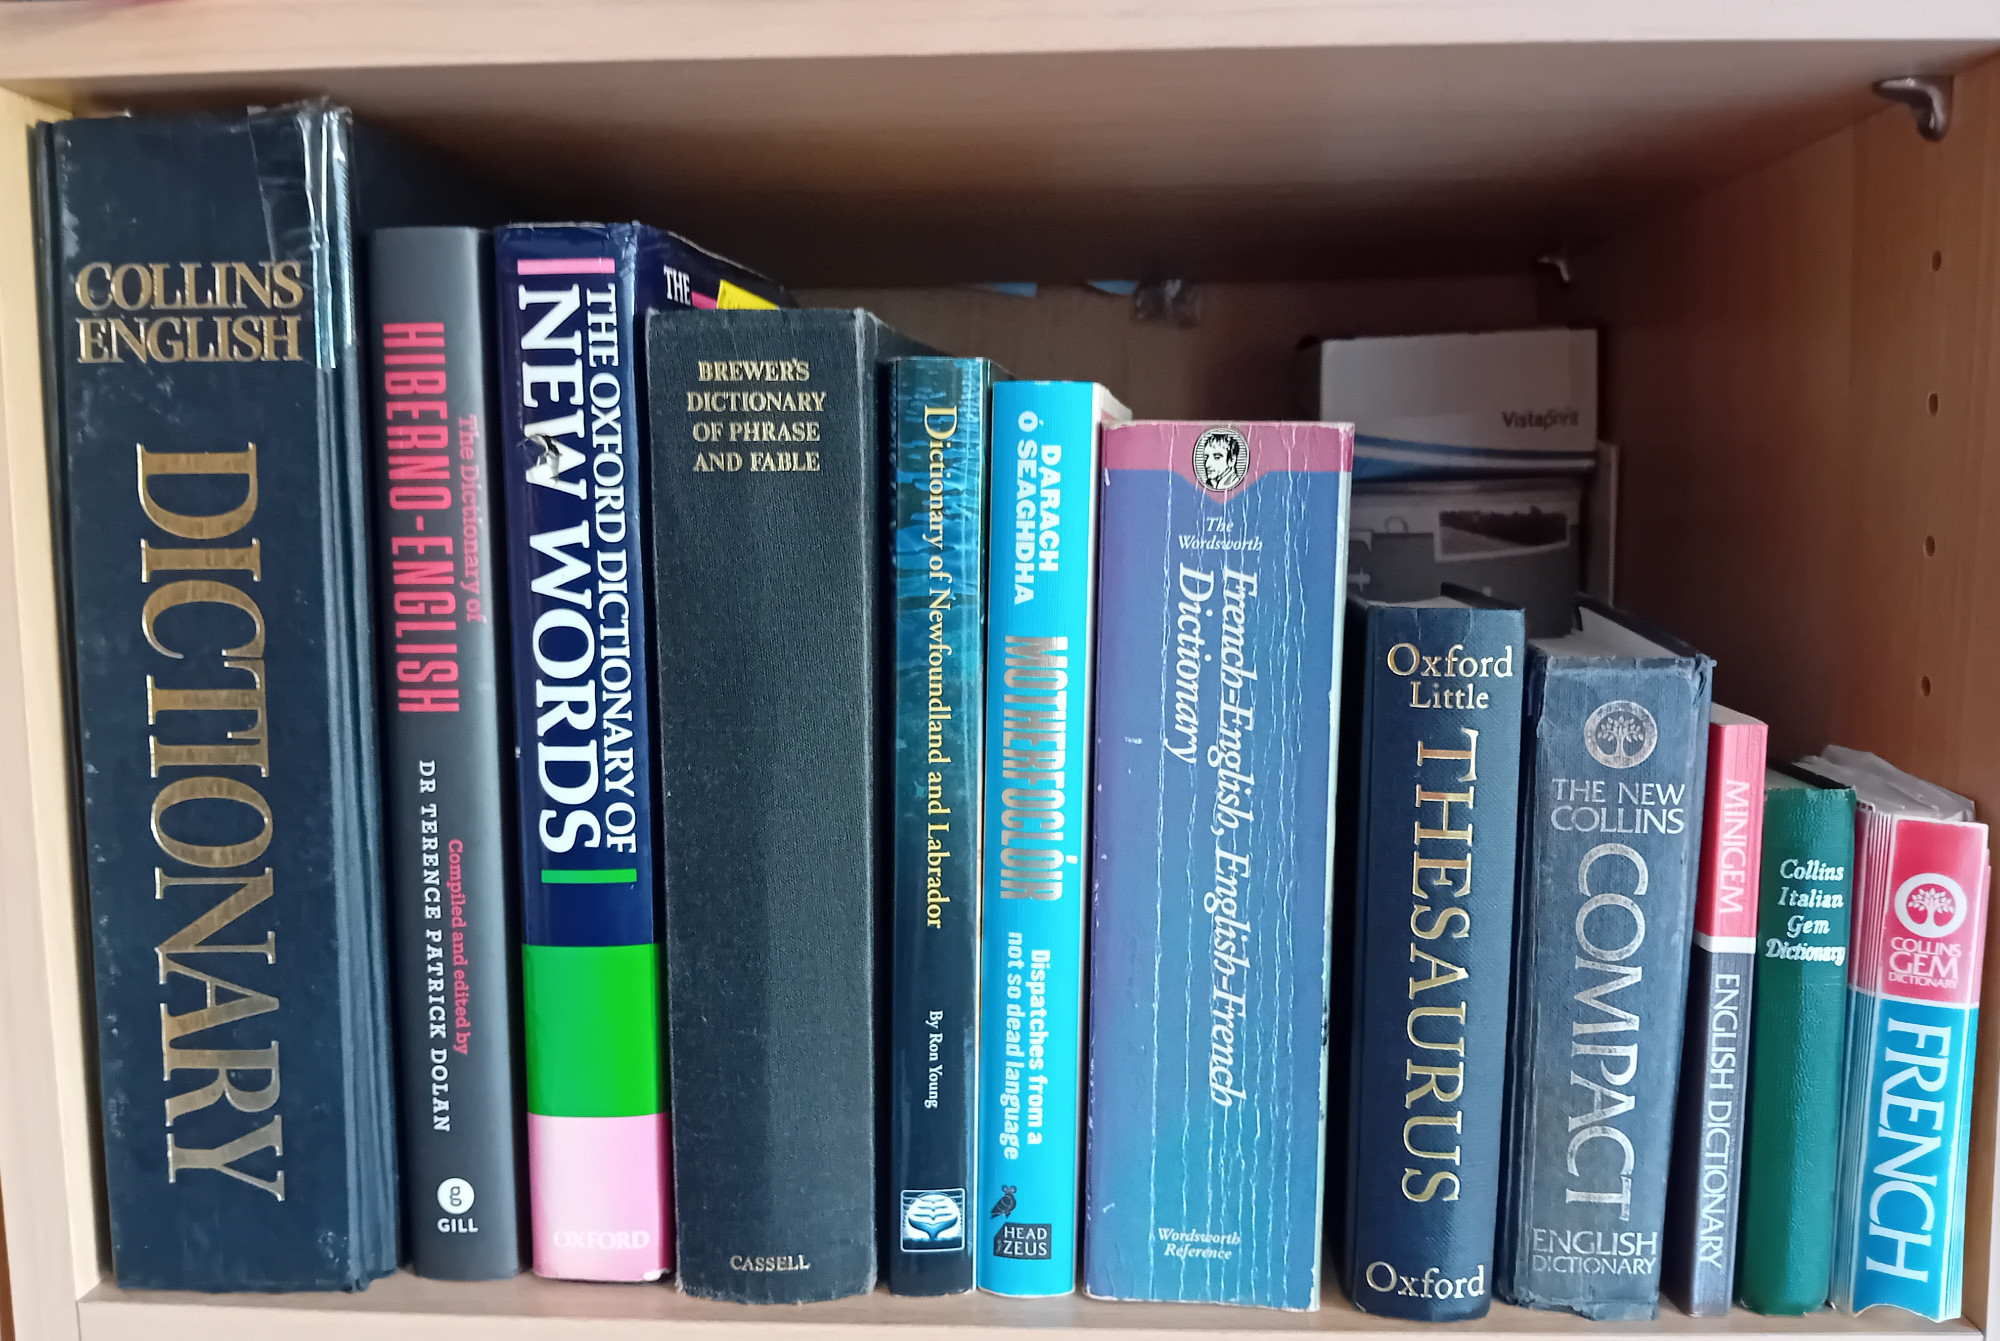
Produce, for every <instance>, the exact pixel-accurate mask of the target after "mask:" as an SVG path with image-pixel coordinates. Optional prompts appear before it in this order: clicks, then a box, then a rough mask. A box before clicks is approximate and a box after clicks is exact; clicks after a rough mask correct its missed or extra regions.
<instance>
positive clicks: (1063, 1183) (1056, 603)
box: [971, 382, 1129, 1295]
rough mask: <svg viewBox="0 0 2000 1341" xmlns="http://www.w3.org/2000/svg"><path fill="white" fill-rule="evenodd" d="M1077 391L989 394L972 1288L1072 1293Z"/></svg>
mask: <svg viewBox="0 0 2000 1341" xmlns="http://www.w3.org/2000/svg"><path fill="white" fill-rule="evenodd" d="M1127 417H1129V416H1128V415H1127V414H1126V412H1125V409H1124V407H1123V406H1121V405H1119V404H1118V402H1117V401H1116V400H1114V399H1113V398H1112V397H1111V396H1110V394H1109V393H1108V392H1106V391H1105V390H1104V389H1103V388H1102V387H1099V386H1096V385H1094V384H1092V383H1088V382H1001V383H999V384H998V385H997V386H995V387H994V388H993V506H992V509H991V518H990V519H991V525H992V531H991V543H990V547H989V550H988V554H989V561H990V564H991V567H990V568H989V570H988V574H987V591H988V592H989V593H990V597H989V600H988V611H987V650H988V661H987V665H988V668H989V672H990V673H989V674H988V676H987V681H986V801H985V804H986V815H985V838H984V841H985V856H984V861H983V866H984V872H985V883H984V893H985V895H986V899H985V919H984V921H985V925H984V930H983V938H984V943H983V945H982V948H981V975H980V1012H979V1013H980V1029H979V1054H980V1075H979V1109H978V1117H977V1118H976V1124H977V1127H978V1146H979V1184H978V1188H979V1195H978V1196H977V1197H976V1198H975V1199H974V1202H973V1205H972V1207H971V1212H972V1215H973V1219H974V1229H973V1233H974V1236H975V1243H976V1247H975V1252H976V1253H977V1255H978V1265H977V1268H976V1270H977V1275H978V1282H979V1286H980V1288H981V1289H985V1290H991V1291H993V1292H994V1293H996V1294H1008V1295H1056V1294H1068V1293H1070V1292H1071V1291H1072V1290H1074V1289H1075V1288H1076V1232H1077V1171H1078V1163H1079V1160H1078V1146H1079V1138H1080V1135H1081V1132H1080V1127H1081V1124H1082V1106H1083V1105H1082V1097H1083V1092H1082V1077H1081V1067H1080V1061H1081V1053H1082V1042H1083V1038H1082V1035H1083V970H1084V964H1083V924H1084V892H1085V890H1087V889H1088V888H1089V886H1088V884H1087V883H1086V882H1087V879H1088V875H1089V872H1088V848H1089V844H1088V836H1089V832H1090V830H1089V823H1090V791H1089V788H1090V740H1091V736H1090V707H1091V666H1092V653H1093V652H1094V650H1095V647H1094V642H1093V634H1094V631H1095V626H1096V615H1097V610H1096V594H1097V593H1096V587H1097V584H1096V567H1097V565H1096V557H1097V487H1096V486H1097V462H1098V434H1099V431H1100V429H1101V427H1102V426H1103V425H1104V424H1105V423H1106V422H1108V421H1111V420H1116V419H1123V418H1127Z"/></svg>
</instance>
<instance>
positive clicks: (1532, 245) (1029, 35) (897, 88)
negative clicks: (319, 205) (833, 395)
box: [0, 0, 2000, 285]
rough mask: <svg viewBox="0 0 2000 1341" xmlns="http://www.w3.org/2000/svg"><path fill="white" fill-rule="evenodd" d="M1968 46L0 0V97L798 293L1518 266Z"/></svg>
mask: <svg viewBox="0 0 2000 1341" xmlns="http://www.w3.org/2000/svg"><path fill="white" fill-rule="evenodd" d="M557 13H559V14H560V18H559V19H552V18H551V15H553V14H557ZM1995 50H2000V5H1994V4H1992V3H1991V0H1935V3H1928V4H1925V5H1921V6H1915V5H1888V4H1881V3H1864V0H1761V2H1760V3H1756V4H1744V3H1740V0H1686V2H1685V3H1679V4H1675V5H1671V6H1659V5H1655V4H1652V3H1650V2H1642V0H1618V2H1612V0H1599V2H1598V3H1591V2H1590V0H1539V2H1537V3H1527V2H1526V0H1398V2H1391V0H1154V2H1153V3H1149V4H1144V5H1135V4H1131V3H1127V2H1126V0H968V2H967V3H964V4H956V3H955V4H952V5H948V6H938V5H935V4H933V3H931V2H930V0H759V3H757V4H742V3H736V2H735V0H583V2H582V3H576V4H570V5H566V6H563V7H562V8H561V9H560V10H559V11H558V10H556V9H553V8H550V7H548V6H547V5H546V4H545V3H543V0H310V2H307V0H175V3H172V4H153V5H128V6H117V5H103V4H97V3H85V2H84V0H54V2H53V3H40V4H4V3H0V85H5V86H8V87H12V88H14V89H15V90H16V91H19V92H23V93H28V94H31V95H34V96H40V97H43V98H45V99H49V100H53V101H58V102H61V103H63V104H65V105H70V106H74V107H77V108H79V109H88V108H119V107H126V106H175V105H190V104H192V105H216V104H218V103H221V104H228V103H231V102H243V101H261V102H270V101H278V100H282V99H285V98H291V97H299V96H307V95H316V94H324V95H327V96H331V97H333V98H335V99H336V100H339V101H341V102H344V103H346V104H348V105H350V106H353V107H354V108H356V109H357V111H359V112H361V113H362V114H364V115H366V116H369V117H371V118H372V119H375V120H377V121H380V122H382V123H384V124H388V125H392V126H395V127H397V128H400V129H402V130H403V131H405V132H406V133H407V134H409V135H411V136H412V137H414V138H416V139H419V140H423V141H427V142H429V143H431V144H433V145H434V146H436V147H439V148H441V149H444V150H447V151H450V152H454V153H457V154H459V155H461V156H463V157H465V158H466V159H468V160H470V161H471V162H473V163H474V164H475V165H478V166H481V167H483V168H485V169H486V170H488V171H490V172H491V173H492V174H493V175H495V176H496V177H497V178H499V179H501V180H503V181H505V182H506V183H508V184H510V185H512V186H513V187H515V188H517V189H518V190H519V191H520V192H521V195H522V200H523V209H524V211H525V212H528V213H541V214H545V215H546V214H549V213H554V214H556V215H559V216H562V217H571V218H574V217H583V216H590V215H598V216H612V217H616V216H624V217H632V216H634V215H637V216H640V217H645V218H649V219H652V220H654V221H657V222H660V223H662V224H666V225H668V226H671V227H675V228H679V229H682V230H683V231H686V232H689V233H691V234H693V235H695V236H697V237H700V238H702V239H703V240H706V241H708V242H709V243H711V244H712V245H715V246H717V247H720V248H722V249H723V250H725V251H729V252H731V253H732V254H736V255H738V256H740V257H741V258H742V259H744V260H747V261H749V262H751V263H753V264H757V265H760V266H762V267H763V268H765V269H767V270H769V271H771V272H772V273H774V274H776V275H779V276H780V277H782V278H784V279H786V280H788V281H791V282H793V283H795V284H819V285H831V284H841V285H854V284H935V283H947V282H960V281H976V280H994V279H1046V280H1056V279H1070V280H1075V279H1091V278H1131V277H1142V276H1147V275H1155V276H1159V275H1175V276H1187V277H1193V278H1201V279H1225V278H1234V279H1259V278H1261V279H1306V278H1333V277H1345V276H1357V275H1370V274H1416V273H1438V272H1440V271H1441V270H1449V271H1452V272H1455V273H1461V274H1463V273H1493V272H1496V271H1500V270H1506V269H1514V270H1525V269H1526V268H1527V267H1528V266H1529V265H1530V264H1531V263H1532V262H1533V261H1534V259H1535V258H1536V257H1537V256H1538V255H1540V254H1542V253H1543V252H1547V251H1552V250H1556V249H1559V248H1562V247H1571V248H1580V247H1583V246H1587V245H1588V244H1590V243H1592V242H1594V241H1596V240H1598V239H1600V238H1602V237H1605V236H1607V235H1608V234H1609V233H1611V232H1612V231H1614V230H1615V229H1616V228H1617V227H1618V226H1620V225H1621V224H1623V223H1625V222H1628V221H1630V220H1631V219H1633V218H1635V217H1637V216H1639V215H1641V214H1643V213H1645V212H1647V211H1649V210H1653V209H1656V208H1658V207H1659V206H1660V205H1662V204H1663V203H1665V202H1670V201H1672V200H1674V199H1678V198H1679V197H1681V196H1684V195H1687V194H1690V193H1692V192H1694V191H1695V190H1697V189H1699V188H1700V187H1703V186H1705V185H1708V184H1711V183H1714V182H1717V181H1721V180H1723V179H1726V178H1728V177H1730V176H1732V175H1735V174H1737V173H1740V172H1742V171H1746V170H1748V169H1751V168H1754V167H1756V166H1758V165H1760V164H1762V163H1765V162H1769V161H1771V160H1772V159H1775V158H1778V157H1782V156H1783V155H1784V154H1785V153H1787V152H1789V151H1791V150H1793V149H1795V148H1797V147H1799V146H1801V145H1803V144H1806V143H1809V142H1811V141H1812V140H1814V139H1816V138H1818V137H1820V136H1822V135H1824V134H1827V133H1829V132H1831V131H1833V130H1836V129H1838V128H1839V127H1840V126H1842V125H1845V124H1848V123H1851V122H1852V121H1854V120H1855V119H1857V118H1858V117H1859V116H1861V115H1863V114H1864V113H1865V112H1866V111H1867V110H1868V109H1869V108H1870V107H1871V106H1873V105H1875V104H1874V103H1873V100H1872V98H1871V95H1870V94H1869V92H1868V86H1869V83H1870V81H1872V80H1874V79H1876V78H1880V77H1884V76H1889V75H1898V74H1907V73H1910V72H1912V71H1919V70H1923V71H1930V70H1953V69H1957V68H1960V67H1961V66H1963V65H1965V64H1967V63H1968V62H1970V61H1972V60H1974V59H1976V58H1978V57H1979V56H1981V55H1983V54H1986V53H1989V52H1992V51H1995Z"/></svg>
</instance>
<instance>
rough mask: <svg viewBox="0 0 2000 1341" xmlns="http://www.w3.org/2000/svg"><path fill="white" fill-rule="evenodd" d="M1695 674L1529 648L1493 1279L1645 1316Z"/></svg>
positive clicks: (1678, 666)
mask: <svg viewBox="0 0 2000 1341" xmlns="http://www.w3.org/2000/svg"><path fill="white" fill-rule="evenodd" d="M1710 664H1711V663H1710V662H1709V661H1708V660H1707V658H1705V657H1691V658H1650V659H1645V660H1636V661H1634V660H1581V659H1569V658H1551V657H1548V656H1547V655H1545V654H1544V653H1542V652H1541V651H1540V650H1538V649H1535V648H1532V647H1531V649H1530V652H1529V679H1528V684H1527V699H1526V704H1527V715H1528V719H1529V723H1530V725H1529V729H1528V740H1529V742H1530V747H1531V751H1532V753H1531V757H1530V761H1529V764H1528V776H1527V778H1526V779H1525V781H1524V783H1523V795H1522V798H1521V809H1522V816H1523V819H1522V826H1521V829H1522V834H1521V881H1522V884H1521V893H1520V904H1519V907H1520V913H1519V919H1520V920H1519V935H1518V939H1517V945H1516V952H1515V966H1514V972H1515V982H1516V986H1515V993H1514V1020H1513V1024H1512V1036H1513V1043H1512V1047H1511V1049H1510V1051H1511V1054H1512V1055H1511V1058H1510V1065H1511V1067H1512V1071H1511V1073H1510V1076H1509V1080H1508V1098H1507V1112H1506V1119H1505V1127H1506V1132H1505V1136H1504V1138H1503V1153H1502V1165H1501V1167H1502V1175H1501V1177H1502V1181H1501V1194H1500V1195H1501V1201H1500V1219H1499V1245H1498V1250H1497V1253H1496V1283H1497V1286H1498V1293H1499V1295H1500V1297H1501V1298H1502V1299H1504V1300H1506V1301H1507V1302H1509V1303H1515V1304H1525V1305H1529V1306H1531V1307H1537V1308H1566V1309H1569V1310H1571V1311H1572V1312H1575V1313H1579V1314H1581V1315H1583V1316H1584V1317H1588V1318H1596V1319H1631V1318H1650V1317H1653V1316H1654V1315H1655V1313H1656V1312H1657V1311H1658V1307H1659V1287H1660V1246H1661V1234H1662V1230H1663V1227H1664V1226H1663V1221H1664V1218H1665V1211H1666V1192H1667V1158H1668V1151H1669V1149H1670V1147H1671V1144H1672V1137H1673V1117H1674V1090H1675V1084H1676V1081H1677V1080H1678V1079H1679V1074H1680V1053H1681V1034H1682V1024H1683V1021H1684V1020H1685V1018H1686V1009H1687V971H1688V948H1689V932H1690V931H1691V930H1692V927H1693V923H1694V886H1695V868H1696V861H1697V852H1696V847H1695V835H1696V833H1697V831H1698V830H1699V828H1700V817H1701V813H1702V789H1703V781H1704V778H1705V763H1706V760H1705V758H1704V756H1705V755H1706V753H1707V745H1708V708H1709V702H1708V698H1709V675H1710Z"/></svg>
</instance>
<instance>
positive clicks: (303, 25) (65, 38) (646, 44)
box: [0, 0, 2000, 81]
mask: <svg viewBox="0 0 2000 1341" xmlns="http://www.w3.org/2000/svg"><path fill="white" fill-rule="evenodd" d="M1996 39H2000V13H1996V12H1995V10H1994V7H1993V6H1992V5H1991V4H1989V3H1987V2H1986V0H1928V2H1927V3H1925V4H1921V5H1889V4H1881V3H1876V2H1874V0H1761V2H1760V3H1757V4H1743V3H1740V0H1682V3H1678V4H1674V5H1660V4H1657V3H1654V0H1395V2H1388V3H1385V0H1151V3H1147V4H1144V5H1135V4H1131V3H1127V2H1126V0H965V2H964V3H956V4H952V5H937V4H935V3H932V0H761V3H758V4H755V5H746V4H742V3H738V0H571V3H567V4H564V5H562V6H560V7H556V6H551V5H549V4H547V3H546V0H179V2H178V3H175V4H154V5H106V4H99V3H91V2H90V0H65V2H64V3H51V4H36V5H20V6H9V7H7V8H6V9H4V10H0V81H13V80H19V79H24V78H35V79H68V80H80V79H105V78H138V77H149V76H150V77H183V76H188V75H214V74H221V73H236V74H246V73H249V74H264V73H270V72H279V71H304V70H332V69H369V68H382V67H390V66H412V67H414V66H453V65H457V66H472V65H543V64H551V63H566V64H590V63H599V62H624V61H679V60H746V59H748V60H770V59H786V58H826V57H849V58H851V57H872V56H934V55H957V54H967V53H996V54H997V53H1022V54H1025V53H1056V52H1090V51H1117V52H1139V51H1192V50H1213V49H1219V48H1239V49H1251V48H1286V47H1294V48H1297V47H1324V46H1346V47H1395V46H1438V45H1442V46H1466V45H1473V46H1480V45H1498V44H1518V43H1539V42H1555V43H1564V44H1569V43H1591V42H1637V43H1651V44H1664V43H1681V42H1791V41H1802V40H1815V41H1829V42H1862V43H1869V42H1933V41H1935V42H1964V41H1972V42H1978V41H1987V42H1991V41H1994V40H1996Z"/></svg>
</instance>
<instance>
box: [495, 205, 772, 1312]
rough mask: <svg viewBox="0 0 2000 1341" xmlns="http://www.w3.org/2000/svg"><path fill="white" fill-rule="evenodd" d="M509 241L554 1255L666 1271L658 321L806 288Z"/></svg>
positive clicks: (650, 232) (509, 358)
mask: <svg viewBox="0 0 2000 1341" xmlns="http://www.w3.org/2000/svg"><path fill="white" fill-rule="evenodd" d="M493 252H494V269H495V272H496V279H497V283H496V294H497V302H496V307H497V315H498V318H499V345H500V352H499V358H500V367H501V373H500V387H501V416H502V423H501V445H500V454H499V455H500V466H499V469H500V472H501V476H502V478H503V479H504V481H505V488H506V508H507V529H508V543H507V547H506V548H507V572H508V597H509V610H510V612H511V616H512V617H511V618H510V620H509V624H510V626H511V628H512V631H513V644H514V676H513V680H514V711H515V742H516V751H515V753H516V758H517V761H518V763H517V767H518V788H519V806H520V814H521V824H520V837H519V841H520V844H521V880H522V886H523V889H522V905H523V911H522V947H521V955H522V985H523V998H524V1003H525V1005H524V1010H523V1015H524V1024H523V1033H524V1035H525V1041H526V1051H527V1068H526V1069H527V1103H528V1183H529V1207H530V1222H531V1223H530V1232H531V1237H532V1241H533V1248H534V1262H535V1270H536V1272H538V1273H539V1274H541V1275H544V1276H560V1277H564V1278H569V1279H576V1280H623V1281H635V1280H653V1279H656V1278H658V1277H659V1276H661V1275H662V1274H664V1273H665V1272H666V1271H667V1270H668V1268H669V1267H670V1266H671V1265H672V1264H673V1245H672V1241H671V1240H672V1232H671V1214H670V1211H669V1208H668V1181H669V1175H668V1172H667V1148H668V1142H669V1135H668V1131H667V1098H666V1093H665V1089H664V1080H665V1076H664V1071H663V1058H662V1056H661V1052H660V1047H661V1041H662V1040H661V1031H660V1020H661V1005H660V989H661V983H660V972H659V966H660V948H659V938H658V935H657V933H656V929H655V921H654V914H655V908H656V906H657V904H658V902H659V884H658V880H657V876H658V862H657V840H656V836H655V835H656V828H657V825H658V810H657V808H656V806H655V804H654V796H653V788H654V784H655V779H656V773H655V766H656V759H657V755H658V743H657V738H656V736H655V734H654V726H653V713H652V701H651V700H652V684H653V675H652V667H651V656H652V653H651V650H650V638H649V636H648V633H649V630H650V629H651V627H652V616H651V611H650V609H649V601H648V595H647V592H646V583H645V568H646V565H645V543H646V541H645V531H646V520H645V519H646V508H645V491H646V476H645V471H646V461H647V453H646V402H645V399H644V394H643V393H644V389H645V383H644V379H643V378H642V377H641V372H642V369H641V366H640V361H641V358H642V353H641V350H642V344H643V339H644V332H643V327H644V322H645V314H646V312H647V311H649V310H651V309H652V308H656V307H682V308H687V307H697V308H716V307H753V306H754V307H770V306H773V305H774V304H776V303H780V302H789V301H790V299H789V297H788V296H787V295H786V293H785V291H784V290H783V289H782V288H780V287H779V286H777V285H775V284H772V283H771V282H770V281H768V280H765V279H763V278H762V277H761V276H758V275H755V274H753V273H752V272H750V271H747V270H744V269H743V268H742V267H740V266H737V265H735V264H733V263H731V262H729V261H725V260H723V259H722V258H721V257H718V256H715V255H713V254H711V253H709V252H706V251H703V250H702V249H701V248H699V247H696V246H695V245H694V244H692V243H690V242H688V241H687V240H686V239H684V238H680V237H677V236H675V235H674V234H672V233H665V232H661V231H660V230H658V229H655V228H649V227H647V226H645V225H643V224H513V225H509V226H508V227H506V228H502V229H500V230H499V231H498V232H497V233H496V234H495V235H494V242H493Z"/></svg>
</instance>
